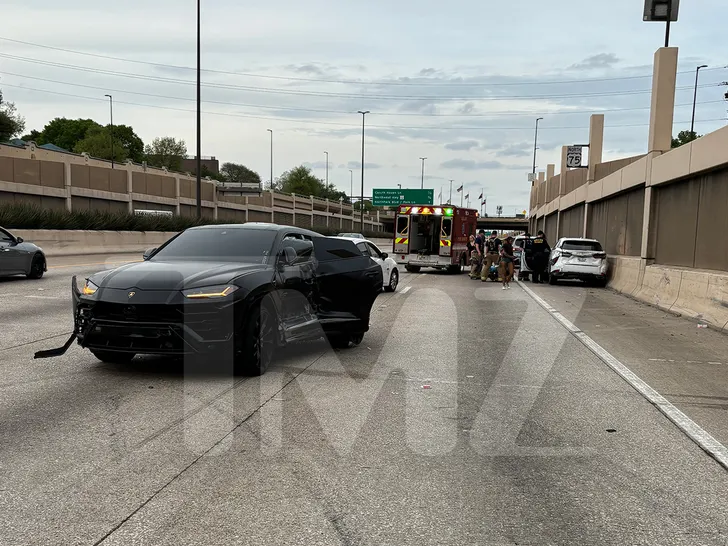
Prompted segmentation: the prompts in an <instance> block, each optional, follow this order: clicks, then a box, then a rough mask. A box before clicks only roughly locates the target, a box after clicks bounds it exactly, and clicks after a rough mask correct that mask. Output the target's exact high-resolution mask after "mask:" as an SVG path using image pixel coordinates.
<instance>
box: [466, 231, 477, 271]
mask: <svg viewBox="0 0 728 546" xmlns="http://www.w3.org/2000/svg"><path fill="white" fill-rule="evenodd" d="M467 249H468V250H467V252H468V263H469V264H470V272H471V273H472V272H473V264H474V260H475V257H476V256H477V255H478V252H477V251H476V250H475V235H471V236H470V238H469V239H468V244H467Z"/></svg>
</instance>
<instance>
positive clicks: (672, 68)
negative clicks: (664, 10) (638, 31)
mask: <svg viewBox="0 0 728 546" xmlns="http://www.w3.org/2000/svg"><path fill="white" fill-rule="evenodd" d="M677 52H678V49H677V48H676V47H661V48H660V49H658V50H657V51H656V52H655V64H654V67H653V71H652V107H651V109H650V134H649V140H648V142H647V151H648V154H647V161H648V169H647V181H646V186H645V208H644V215H643V219H642V248H641V252H640V256H641V257H642V259H643V260H644V261H647V263H650V262H651V261H652V260H654V259H655V247H656V244H657V241H656V236H657V234H656V233H655V232H654V227H655V218H654V216H655V207H653V204H654V203H653V201H654V195H653V191H652V187H651V186H652V174H651V173H652V168H651V162H652V159H653V158H654V157H656V156H658V155H660V154H663V153H665V152H668V151H670V148H671V146H672V122H673V114H674V111H675V83H676V80H677Z"/></svg>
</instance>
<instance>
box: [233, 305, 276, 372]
mask: <svg viewBox="0 0 728 546" xmlns="http://www.w3.org/2000/svg"><path fill="white" fill-rule="evenodd" d="M246 318H247V320H246V321H245V323H244V324H243V326H242V328H240V329H239V330H238V335H237V336H236V338H235V362H234V365H235V372H236V373H242V374H245V375H263V374H264V373H265V372H266V370H267V369H268V366H270V363H271V361H272V360H273V353H274V351H275V345H276V319H275V313H274V312H273V310H272V309H271V306H270V305H268V304H266V303H260V304H258V305H256V306H255V307H254V308H253V309H252V310H251V312H250V315H249V316H248V317H246Z"/></svg>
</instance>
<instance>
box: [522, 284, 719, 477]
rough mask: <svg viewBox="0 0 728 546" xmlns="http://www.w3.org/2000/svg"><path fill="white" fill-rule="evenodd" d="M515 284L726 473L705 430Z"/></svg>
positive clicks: (550, 308)
mask: <svg viewBox="0 0 728 546" xmlns="http://www.w3.org/2000/svg"><path fill="white" fill-rule="evenodd" d="M518 284H520V285H521V288H523V290H524V291H525V292H526V293H527V294H528V295H529V296H531V297H532V298H533V299H534V300H535V301H536V303H538V304H539V305H540V306H541V307H543V308H544V309H545V310H546V311H547V312H548V313H549V314H550V315H551V316H552V317H553V318H555V319H556V320H557V321H558V322H560V323H561V325H562V326H564V328H566V329H567V330H568V331H569V332H571V334H572V335H573V336H574V337H575V338H576V339H578V340H579V341H581V343H582V344H584V346H586V348H587V349H589V350H590V351H591V352H593V353H594V354H595V355H596V356H597V357H599V359H600V360H601V361H602V362H604V363H605V364H606V365H607V366H609V367H610V368H612V370H614V371H615V372H616V373H617V375H619V376H620V377H621V378H622V379H624V380H625V381H626V382H627V383H629V384H630V385H631V386H632V388H634V389H635V390H636V391H637V392H639V393H640V394H641V395H642V396H643V397H644V398H645V399H646V400H647V401H648V402H650V403H651V404H652V405H653V406H655V407H656V408H657V409H658V410H660V412H662V414H663V415H665V417H667V418H668V419H669V420H670V421H672V422H673V423H674V424H675V425H676V426H677V428H679V429H680V430H681V431H682V432H683V433H684V434H685V435H686V436H687V437H688V438H690V439H691V440H692V441H693V442H695V443H696V444H698V446H699V447H700V448H701V449H702V450H703V451H705V452H706V453H707V454H708V455H710V456H711V457H712V458H713V459H715V461H716V462H717V463H718V464H720V465H721V466H722V467H723V468H725V469H726V470H728V448H726V447H725V446H724V445H723V444H721V443H720V442H719V441H718V440H716V439H715V438H713V436H711V435H710V434H709V433H708V432H707V431H706V430H705V429H703V428H702V427H701V426H700V425H698V424H697V423H696V422H695V421H693V420H692V419H690V418H689V417H688V416H687V415H685V414H684V413H683V412H682V411H680V410H679V409H677V407H675V406H674V405H673V404H671V403H670V402H669V401H668V400H667V399H666V398H665V397H664V396H662V395H661V394H660V393H659V392H657V391H656V390H655V389H653V388H652V387H650V386H649V385H648V384H647V383H645V382H644V381H643V380H642V379H640V378H639V377H638V376H637V375H636V374H635V373H633V372H632V370H630V369H629V368H628V367H627V366H625V365H624V364H622V362H620V361H619V360H618V359H617V358H615V357H614V356H613V355H612V354H611V353H609V351H607V350H606V349H604V347H602V346H601V345H599V344H598V343H597V342H596V341H594V340H593V339H592V338H590V337H589V336H588V335H587V334H585V333H584V332H583V331H581V329H579V328H578V327H577V326H576V325H575V324H574V323H573V322H571V321H570V320H569V319H567V318H566V317H565V316H564V315H562V314H561V313H559V311H557V310H556V309H554V308H553V307H551V305H549V304H548V303H547V302H546V301H545V300H544V299H543V298H541V297H540V296H538V295H537V294H536V293H535V292H534V291H533V290H531V289H530V288H529V287H527V286H526V285H524V284H523V283H522V282H519V283H518Z"/></svg>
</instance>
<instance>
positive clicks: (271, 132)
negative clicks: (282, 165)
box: [266, 129, 273, 189]
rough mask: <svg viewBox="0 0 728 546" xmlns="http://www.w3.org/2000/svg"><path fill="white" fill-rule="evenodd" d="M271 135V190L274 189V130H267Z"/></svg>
mask: <svg viewBox="0 0 728 546" xmlns="http://www.w3.org/2000/svg"><path fill="white" fill-rule="evenodd" d="M266 130H267V131H268V132H269V133H270V189H273V129H266Z"/></svg>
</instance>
